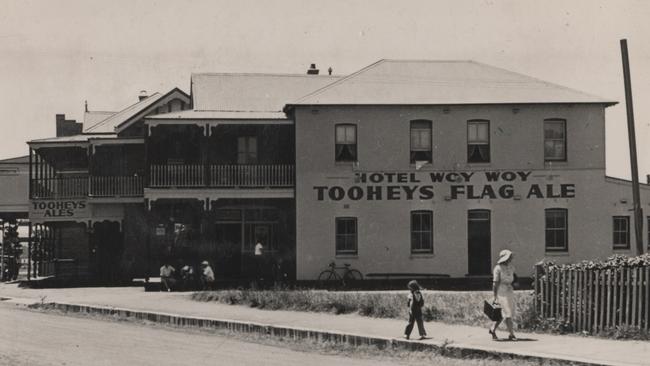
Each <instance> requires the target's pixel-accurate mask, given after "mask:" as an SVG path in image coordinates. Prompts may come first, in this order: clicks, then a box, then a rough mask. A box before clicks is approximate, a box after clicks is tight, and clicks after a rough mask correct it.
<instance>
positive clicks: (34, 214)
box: [29, 199, 88, 221]
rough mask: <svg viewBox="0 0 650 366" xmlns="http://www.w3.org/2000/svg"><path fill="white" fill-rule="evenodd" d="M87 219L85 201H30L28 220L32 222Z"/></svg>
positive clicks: (86, 204) (86, 203)
mask: <svg viewBox="0 0 650 366" xmlns="http://www.w3.org/2000/svg"><path fill="white" fill-rule="evenodd" d="M84 217H88V202H86V200H74V199H70V200H32V201H31V202H30V205H29V218H30V219H32V220H46V221H57V220H58V221H65V220H72V219H78V218H84Z"/></svg>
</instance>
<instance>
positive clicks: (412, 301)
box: [404, 280, 427, 339]
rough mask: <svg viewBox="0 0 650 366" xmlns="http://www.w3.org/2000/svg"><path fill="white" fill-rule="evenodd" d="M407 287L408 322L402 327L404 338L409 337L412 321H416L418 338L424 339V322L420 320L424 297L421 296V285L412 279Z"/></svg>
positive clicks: (425, 335) (425, 333)
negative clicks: (408, 292) (408, 291)
mask: <svg viewBox="0 0 650 366" xmlns="http://www.w3.org/2000/svg"><path fill="white" fill-rule="evenodd" d="M408 288H409V290H411V293H410V294H409V297H408V308H409V323H408V324H407V325H406V329H404V338H406V339H409V337H410V336H411V331H412V330H413V323H415V322H417V323H418V332H420V339H425V338H426V337H427V332H426V331H425V330H424V322H423V320H422V307H423V306H424V297H422V293H421V292H420V289H421V287H420V285H419V284H418V283H417V281H415V280H413V281H410V282H409V284H408Z"/></svg>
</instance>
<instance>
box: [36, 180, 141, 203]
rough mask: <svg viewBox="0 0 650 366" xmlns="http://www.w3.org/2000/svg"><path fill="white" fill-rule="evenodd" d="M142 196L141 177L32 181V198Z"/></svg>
mask: <svg viewBox="0 0 650 366" xmlns="http://www.w3.org/2000/svg"><path fill="white" fill-rule="evenodd" d="M88 196H91V197H142V196H143V182H142V177H139V176H137V175H134V176H105V177H103V176H91V177H87V176H86V177H60V178H43V179H37V180H33V181H32V198H33V199H66V198H85V197H88Z"/></svg>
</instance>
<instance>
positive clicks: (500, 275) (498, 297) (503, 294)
mask: <svg viewBox="0 0 650 366" xmlns="http://www.w3.org/2000/svg"><path fill="white" fill-rule="evenodd" d="M513 258H514V254H512V252H511V251H509V250H508V249H504V250H502V251H501V252H500V253H499V260H498V261H497V265H496V266H495V267H494V272H493V278H492V291H493V292H494V303H498V304H499V305H500V306H501V315H502V316H503V320H504V321H505V322H506V327H507V328H508V333H509V335H508V340H511V341H516V340H517V337H515V333H514V331H513V325H512V318H513V317H514V316H515V292H514V289H513V287H512V283H513V282H515V281H516V276H515V266H514V265H513V264H512V260H513ZM499 324H501V320H498V321H496V322H495V324H494V327H492V328H490V330H489V332H490V335H492V339H493V340H498V339H499V337H497V334H496V331H497V327H498V326H499Z"/></svg>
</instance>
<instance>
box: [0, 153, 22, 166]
mask: <svg viewBox="0 0 650 366" xmlns="http://www.w3.org/2000/svg"><path fill="white" fill-rule="evenodd" d="M0 164H29V155H25V156H19V157H16V158H8V159H2V160H0Z"/></svg>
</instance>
